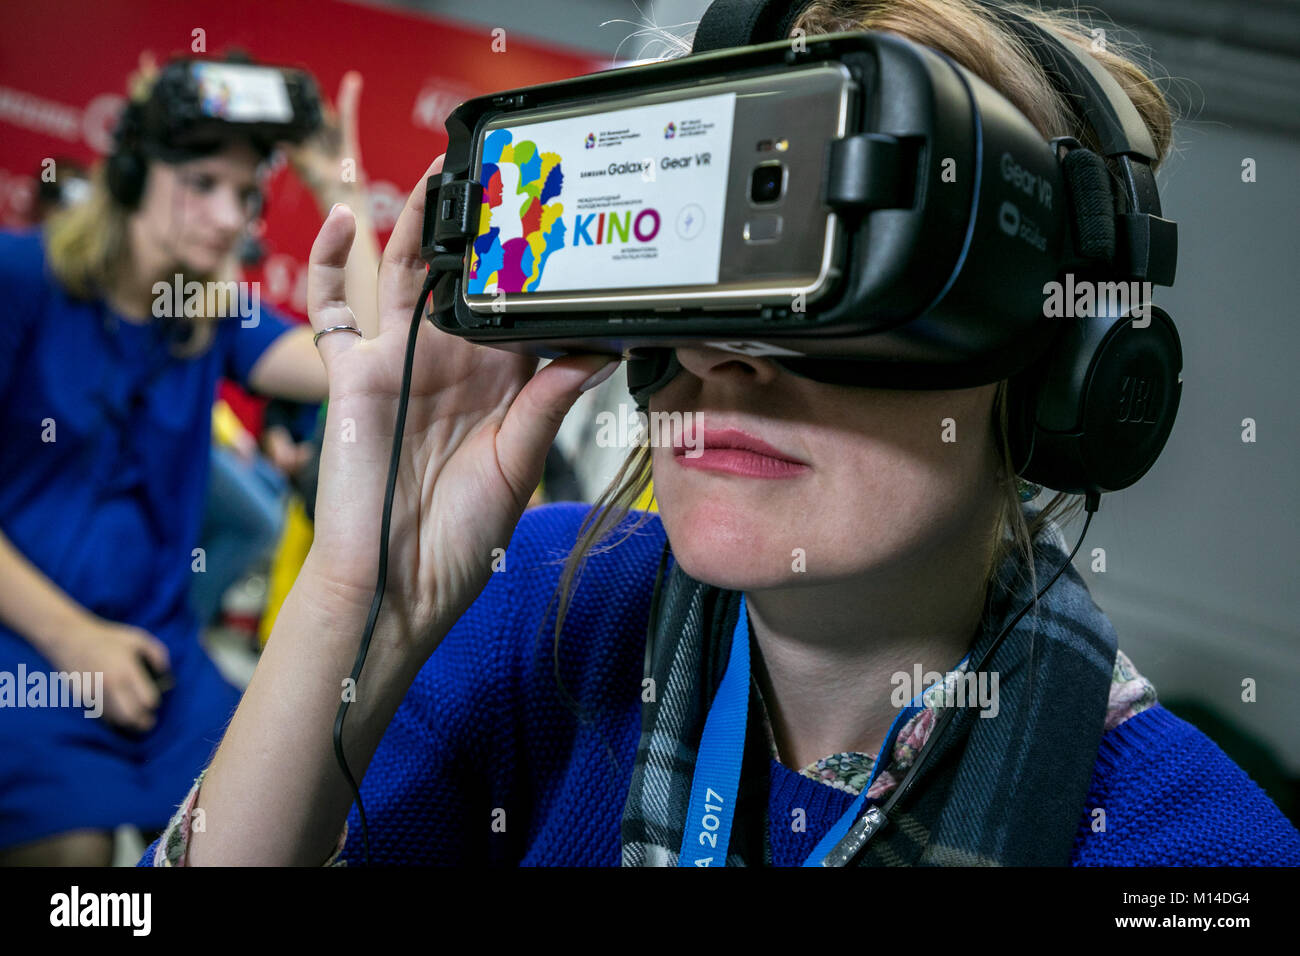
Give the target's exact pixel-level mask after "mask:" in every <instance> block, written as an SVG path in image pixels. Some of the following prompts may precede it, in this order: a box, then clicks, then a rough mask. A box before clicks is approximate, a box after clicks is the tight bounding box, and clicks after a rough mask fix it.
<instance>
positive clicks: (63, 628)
mask: <svg viewBox="0 0 1300 956" xmlns="http://www.w3.org/2000/svg"><path fill="white" fill-rule="evenodd" d="M98 623H99V619H98V618H97V617H95V615H93V614H91V613H90V612H89V611H87V610H85V609H83V608H70V609H68V610H67V611H65V612H64V613H61V614H55V615H51V616H50V617H49V618H48V619H47V620H46V621H45V622H44V624H43V626H42V627H41V629H40V630H39V631H38V632H37V633H35V634H33V635H32V643H33V644H34V645H35V646H36V649H37V650H38V651H40V652H41V653H42V654H43V655H44V656H45V657H46V658H47V659H48V660H49V661H50V663H52V664H54V665H55V666H57V667H61V668H62V669H65V670H71V669H74V668H70V667H63V663H64V662H66V661H67V660H68V659H69V658H71V657H74V656H75V655H76V652H77V648H78V647H79V646H80V645H81V643H82V637H81V635H82V634H84V633H85V632H86V631H88V630H90V629H91V628H93V627H94V626H95V625H96V624H98Z"/></svg>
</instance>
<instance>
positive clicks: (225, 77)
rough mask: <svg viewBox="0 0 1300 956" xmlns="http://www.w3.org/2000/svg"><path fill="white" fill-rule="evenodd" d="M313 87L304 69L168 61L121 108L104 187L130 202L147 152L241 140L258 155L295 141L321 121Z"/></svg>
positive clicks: (199, 150)
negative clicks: (146, 88)
mask: <svg viewBox="0 0 1300 956" xmlns="http://www.w3.org/2000/svg"><path fill="white" fill-rule="evenodd" d="M321 122H322V115H321V104H320V93H319V92H318V91H317V89H316V82H315V81H314V80H313V79H312V77H311V74H310V73H306V72H304V71H302V70H294V69H282V68H278V67H271V66H256V65H253V64H251V63H243V62H220V61H215V60H173V61H171V62H170V63H168V64H167V65H166V66H165V67H163V69H162V70H161V71H160V72H159V74H158V77H157V78H156V79H155V81H154V84H153V87H152V88H151V89H150V92H149V96H148V97H147V98H146V99H144V100H142V101H137V100H132V101H129V102H128V103H127V106H126V108H125V109H124V110H123V111H122V117H121V119H120V120H119V121H118V126H117V130H116V132H115V135H114V149H113V153H112V154H111V155H110V156H109V158H108V165H107V180H108V188H109V191H110V192H111V193H112V194H113V196H114V198H116V199H117V200H118V202H120V203H122V204H123V205H124V206H126V207H127V208H129V209H134V208H135V207H136V206H137V205H138V204H139V202H140V196H141V194H142V193H143V191H144V177H145V169H146V166H147V162H148V160H150V159H156V160H161V161H163V162H169V163H175V162H181V161H183V160H187V159H194V158H196V157H200V156H207V155H211V154H212V153H214V152H217V151H219V150H220V149H221V148H222V147H223V146H225V144H226V143H228V142H230V141H231V140H232V139H239V138H242V139H245V140H247V141H248V142H249V143H251V144H252V146H253V148H254V149H255V150H257V151H258V152H260V153H261V154H262V155H264V156H269V155H270V154H271V152H272V150H273V149H274V147H275V144H276V143H279V142H290V143H300V142H302V141H303V140H304V139H306V138H307V137H308V136H309V135H311V134H312V133H313V132H315V131H316V130H317V129H318V128H319V127H320V125H321Z"/></svg>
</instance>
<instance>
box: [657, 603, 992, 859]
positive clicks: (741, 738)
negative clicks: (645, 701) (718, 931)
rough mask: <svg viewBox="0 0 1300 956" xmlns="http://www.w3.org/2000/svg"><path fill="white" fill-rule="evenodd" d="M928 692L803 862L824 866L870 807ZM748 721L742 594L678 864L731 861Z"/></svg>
mask: <svg viewBox="0 0 1300 956" xmlns="http://www.w3.org/2000/svg"><path fill="white" fill-rule="evenodd" d="M968 656H969V655H968ZM964 659H965V658H963V660H964ZM958 666H960V664H959V665H958ZM923 694H924V689H922V690H919V691H917V693H916V696H915V697H913V698H912V702H911V703H910V704H908V706H906V707H904V708H903V709H902V710H900V711H899V713H898V715H897V716H896V717H895V718H894V721H893V723H892V724H890V727H889V733H887V734H886V735H885V742H884V744H882V745H881V748H880V753H879V754H878V755H877V757H876V763H875V766H874V767H873V768H872V770H871V779H870V780H868V781H867V784H866V786H864V787H863V788H862V792H861V793H860V794H858V798H857V799H856V800H854V801H853V805H852V806H851V807H849V808H848V809H847V810H845V811H844V815H843V816H841V817H840V818H839V819H838V820H837V821H835V824H834V825H833V826H832V827H831V828H830V829H829V830H828V831H827V832H826V835H825V836H823V837H822V838H821V841H820V842H819V843H818V844H817V846H816V847H815V848H814V849H813V851H812V853H810V854H809V855H808V859H806V860H804V862H803V865H804V866H821V865H822V860H824V859H825V858H826V856H827V854H829V853H830V852H831V850H833V849H834V848H835V845H836V844H837V843H839V842H840V840H841V839H843V837H844V835H845V834H846V833H848V832H849V828H850V827H852V826H853V824H854V823H855V822H856V821H857V819H858V817H859V816H860V815H861V813H862V810H863V808H864V807H865V806H866V803H867V791H868V790H870V789H871V785H872V784H873V783H875V780H876V777H877V776H878V775H879V774H880V772H881V771H882V770H883V769H884V766H885V754H886V753H887V752H888V749H889V746H890V744H892V743H893V741H894V737H895V734H896V733H897V731H898V729H899V728H900V727H902V726H903V724H904V723H906V721H908V720H910V719H911V718H912V716H913V715H914V714H916V712H917V711H919V710H920V709H921V699H922V695H923ZM748 719H749V614H748V612H747V610H746V604H745V595H744V594H743V593H742V594H741V595H740V614H739V617H737V619H736V629H735V631H734V632H733V633H732V636H731V652H730V654H729V656H728V659H727V670H726V673H725V674H723V676H722V684H721V685H719V687H718V692H717V694H716V695H715V696H714V698H713V705H712V706H711V707H710V708H709V714H708V717H707V718H705V721H704V735H703V736H702V737H701V738H700V749H699V753H698V754H697V756H696V758H695V775H694V777H693V778H692V780H691V802H690V804H689V805H688V807H687V810H686V826H685V832H684V833H683V835H682V849H681V853H680V855H679V858H678V863H677V865H678V866H725V865H726V862H727V847H728V845H729V844H730V841H731V825H732V823H733V822H734V821H735V816H736V793H737V791H738V790H739V789H740V768H741V763H742V760H743V758H744V753H745V727H746V724H747V723H748Z"/></svg>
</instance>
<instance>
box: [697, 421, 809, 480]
mask: <svg viewBox="0 0 1300 956" xmlns="http://www.w3.org/2000/svg"><path fill="white" fill-rule="evenodd" d="M684 437H690V438H702V439H703V440H702V441H699V442H698V443H695V442H690V443H688V442H686V441H685V440H684V438H683V439H679V441H678V443H676V444H675V446H674V448H673V458H674V459H676V461H677V463H678V464H680V465H681V466H682V467H683V468H695V469H698V470H700V471H716V472H721V473H723V474H728V475H740V476H741V477H745V478H794V477H796V476H798V475H802V474H803V473H804V472H807V471H810V470H811V469H810V468H809V467H808V465H806V464H804V463H803V462H801V461H799V460H798V459H797V458H793V457H791V456H790V455H787V454H785V453H784V452H782V451H780V450H778V449H776V448H773V447H772V446H771V445H769V444H767V442H764V441H762V440H761V439H758V438H755V437H754V436H753V435H750V434H747V433H746V432H742V431H740V430H739V429H736V428H724V429H703V430H702V431H701V432H699V433H698V434H693V435H691V436H684Z"/></svg>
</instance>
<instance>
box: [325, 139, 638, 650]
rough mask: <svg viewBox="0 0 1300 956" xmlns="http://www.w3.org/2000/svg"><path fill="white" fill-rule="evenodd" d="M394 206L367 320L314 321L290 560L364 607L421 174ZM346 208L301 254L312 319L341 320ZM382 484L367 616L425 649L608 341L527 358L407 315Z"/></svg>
mask: <svg viewBox="0 0 1300 956" xmlns="http://www.w3.org/2000/svg"><path fill="white" fill-rule="evenodd" d="M441 169H442V157H439V158H438V159H437V160H435V161H434V163H433V165H432V166H431V167H430V168H429V170H428V171H427V172H426V173H425V175H424V176H421V177H420V180H419V182H418V183H417V184H416V187H415V189H414V190H413V191H412V193H411V196H410V198H409V199H408V200H407V202H406V206H405V208H404V209H403V210H402V213H401V216H400V217H399V218H398V221H397V225H396V226H395V227H394V229H393V233H392V236H391V238H390V239H389V242H388V247H387V248H386V249H385V250H384V254H383V258H382V261H381V264H380V270H379V322H380V331H379V335H378V336H377V337H375V338H373V339H368V340H366V339H361V338H359V337H358V336H356V335H354V334H352V333H350V332H333V333H330V334H327V335H323V336H321V338H320V340H319V342H318V347H319V349H320V353H321V357H322V360H323V361H324V363H325V368H326V373H327V376H328V378H329V408H328V417H327V420H326V426H325V434H324V442H323V445H322V450H321V462H320V479H319V485H318V490H317V500H316V533H315V539H314V542H313V544H312V549H311V553H310V555H309V557H308V559H307V564H306V566H305V567H304V569H303V573H304V574H306V575H309V576H310V578H311V579H312V580H313V581H314V582H315V585H316V586H322V587H325V588H327V589H329V590H330V591H331V592H332V593H334V594H335V595H337V596H340V597H342V598H343V599H344V600H345V601H346V602H351V603H352V604H353V605H354V606H355V607H357V608H361V607H366V608H368V607H369V604H370V599H371V596H372V593H373V590H374V586H375V580H376V577H377V574H378V566H379V546H380V521H381V516H382V512H383V504H384V491H385V485H386V482H387V479H388V470H389V457H390V453H391V450H392V443H393V429H394V425H395V422H396V418H397V407H398V396H399V394H400V391H401V385H402V366H403V359H404V356H405V352H406V344H407V335H408V331H409V328H410V324H411V319H412V313H413V311H414V309H415V306H416V302H417V301H418V299H419V297H420V293H421V289H422V287H423V284H424V281H425V277H426V267H425V264H424V263H423V261H421V259H420V255H419V253H420V235H421V226H422V223H423V218H424V205H425V179H426V178H427V177H428V176H430V175H434V174H436V173H437V172H439V171H440V170H441ZM354 232H355V220H354V217H353V216H352V214H351V212H350V211H349V209H348V208H347V207H346V206H337V207H335V208H334V209H332V210H331V212H330V214H329V216H328V217H327V218H326V220H325V223H324V225H323V226H322V227H321V230H320V233H319V234H318V235H317V237H316V242H315V244H314V245H313V246H312V250H311V257H310V260H309V264H308V270H309V271H308V280H307V308H308V314H309V316H310V318H311V323H312V326H313V327H314V328H315V329H316V330H317V331H320V330H323V329H326V328H329V327H332V326H338V325H350V326H356V325H357V323H356V320H355V317H354V316H353V314H352V310H351V308H349V305H348V302H347V300H346V296H345V290H344V283H343V275H344V268H345V265H346V262H347V257H348V250H349V248H350V246H351V244H352V239H353V235H354ZM420 322H421V327H420V330H419V334H418V338H417V342H416V350H415V361H414V366H413V370H412V376H411V388H410V399H409V404H408V406H407V416H406V427H405V432H404V436H405V437H404V440H403V443H402V451H401V465H400V468H399V471H398V479H397V485H396V487H395V489H394V496H393V506H392V524H391V530H390V536H389V544H388V575H387V578H386V593H385V597H384V613H383V615H382V616H381V620H380V623H381V627H382V628H383V629H384V633H386V634H389V635H392V636H393V638H394V639H396V640H398V641H400V642H401V643H402V644H403V645H404V646H406V647H408V648H409V649H410V650H411V651H412V652H414V653H419V654H422V655H424V656H427V655H428V654H429V653H431V652H432V650H433V649H434V647H436V645H437V642H438V641H439V640H441V637H442V635H443V633H445V630H446V629H447V628H449V627H450V626H451V625H452V624H454V623H455V621H456V619H457V618H459V617H460V615H461V614H463V613H464V611H465V609H466V608H467V607H468V606H469V605H470V603H472V602H473V600H474V599H475V598H476V597H477V596H478V594H479V592H481V591H482V589H483V587H484V586H485V585H486V583H487V580H488V575H489V574H491V566H492V561H493V557H494V553H495V549H498V548H500V549H504V548H505V547H506V545H507V544H508V543H509V541H510V538H511V535H512V533H513V531H514V528H515V526H516V524H518V522H519V518H520V515H521V514H522V513H523V510H524V508H525V506H526V505H527V504H528V501H529V498H530V496H531V495H532V493H533V490H534V489H535V488H536V486H537V484H538V482H539V480H540V479H541V475H542V468H543V465H544V464H545V460H546V453H547V451H548V449H549V448H550V446H551V443H552V442H553V441H554V439H555V435H556V432H557V431H558V430H559V427H560V423H561V422H562V421H563V419H564V416H565V414H566V413H567V412H568V410H569V408H570V407H571V406H572V405H573V403H574V401H576V400H577V398H578V396H579V394H580V393H581V391H582V390H583V389H584V387H587V388H589V387H592V386H594V385H596V384H599V382H601V381H603V380H604V379H605V378H608V376H609V375H610V374H612V373H613V371H614V370H615V369H616V368H617V363H618V359H617V358H616V357H614V356H607V355H606V356H597V355H581V356H566V357H565V358H562V359H556V360H554V361H552V362H551V363H549V364H548V365H547V366H546V367H545V368H543V369H541V370H540V371H538V369H537V365H538V360H537V359H536V358H533V357H530V356H524V355H519V354H516V353H513V352H508V351H504V350H500V349H493V348H488V347H486V346H480V345H474V344H472V343H470V342H467V341H465V340H464V339H461V338H459V337H457V336H453V335H449V334H447V333H445V332H442V331H440V330H439V329H437V328H436V327H434V326H433V325H432V323H430V322H428V321H427V320H426V319H425V318H421V320H420Z"/></svg>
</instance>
